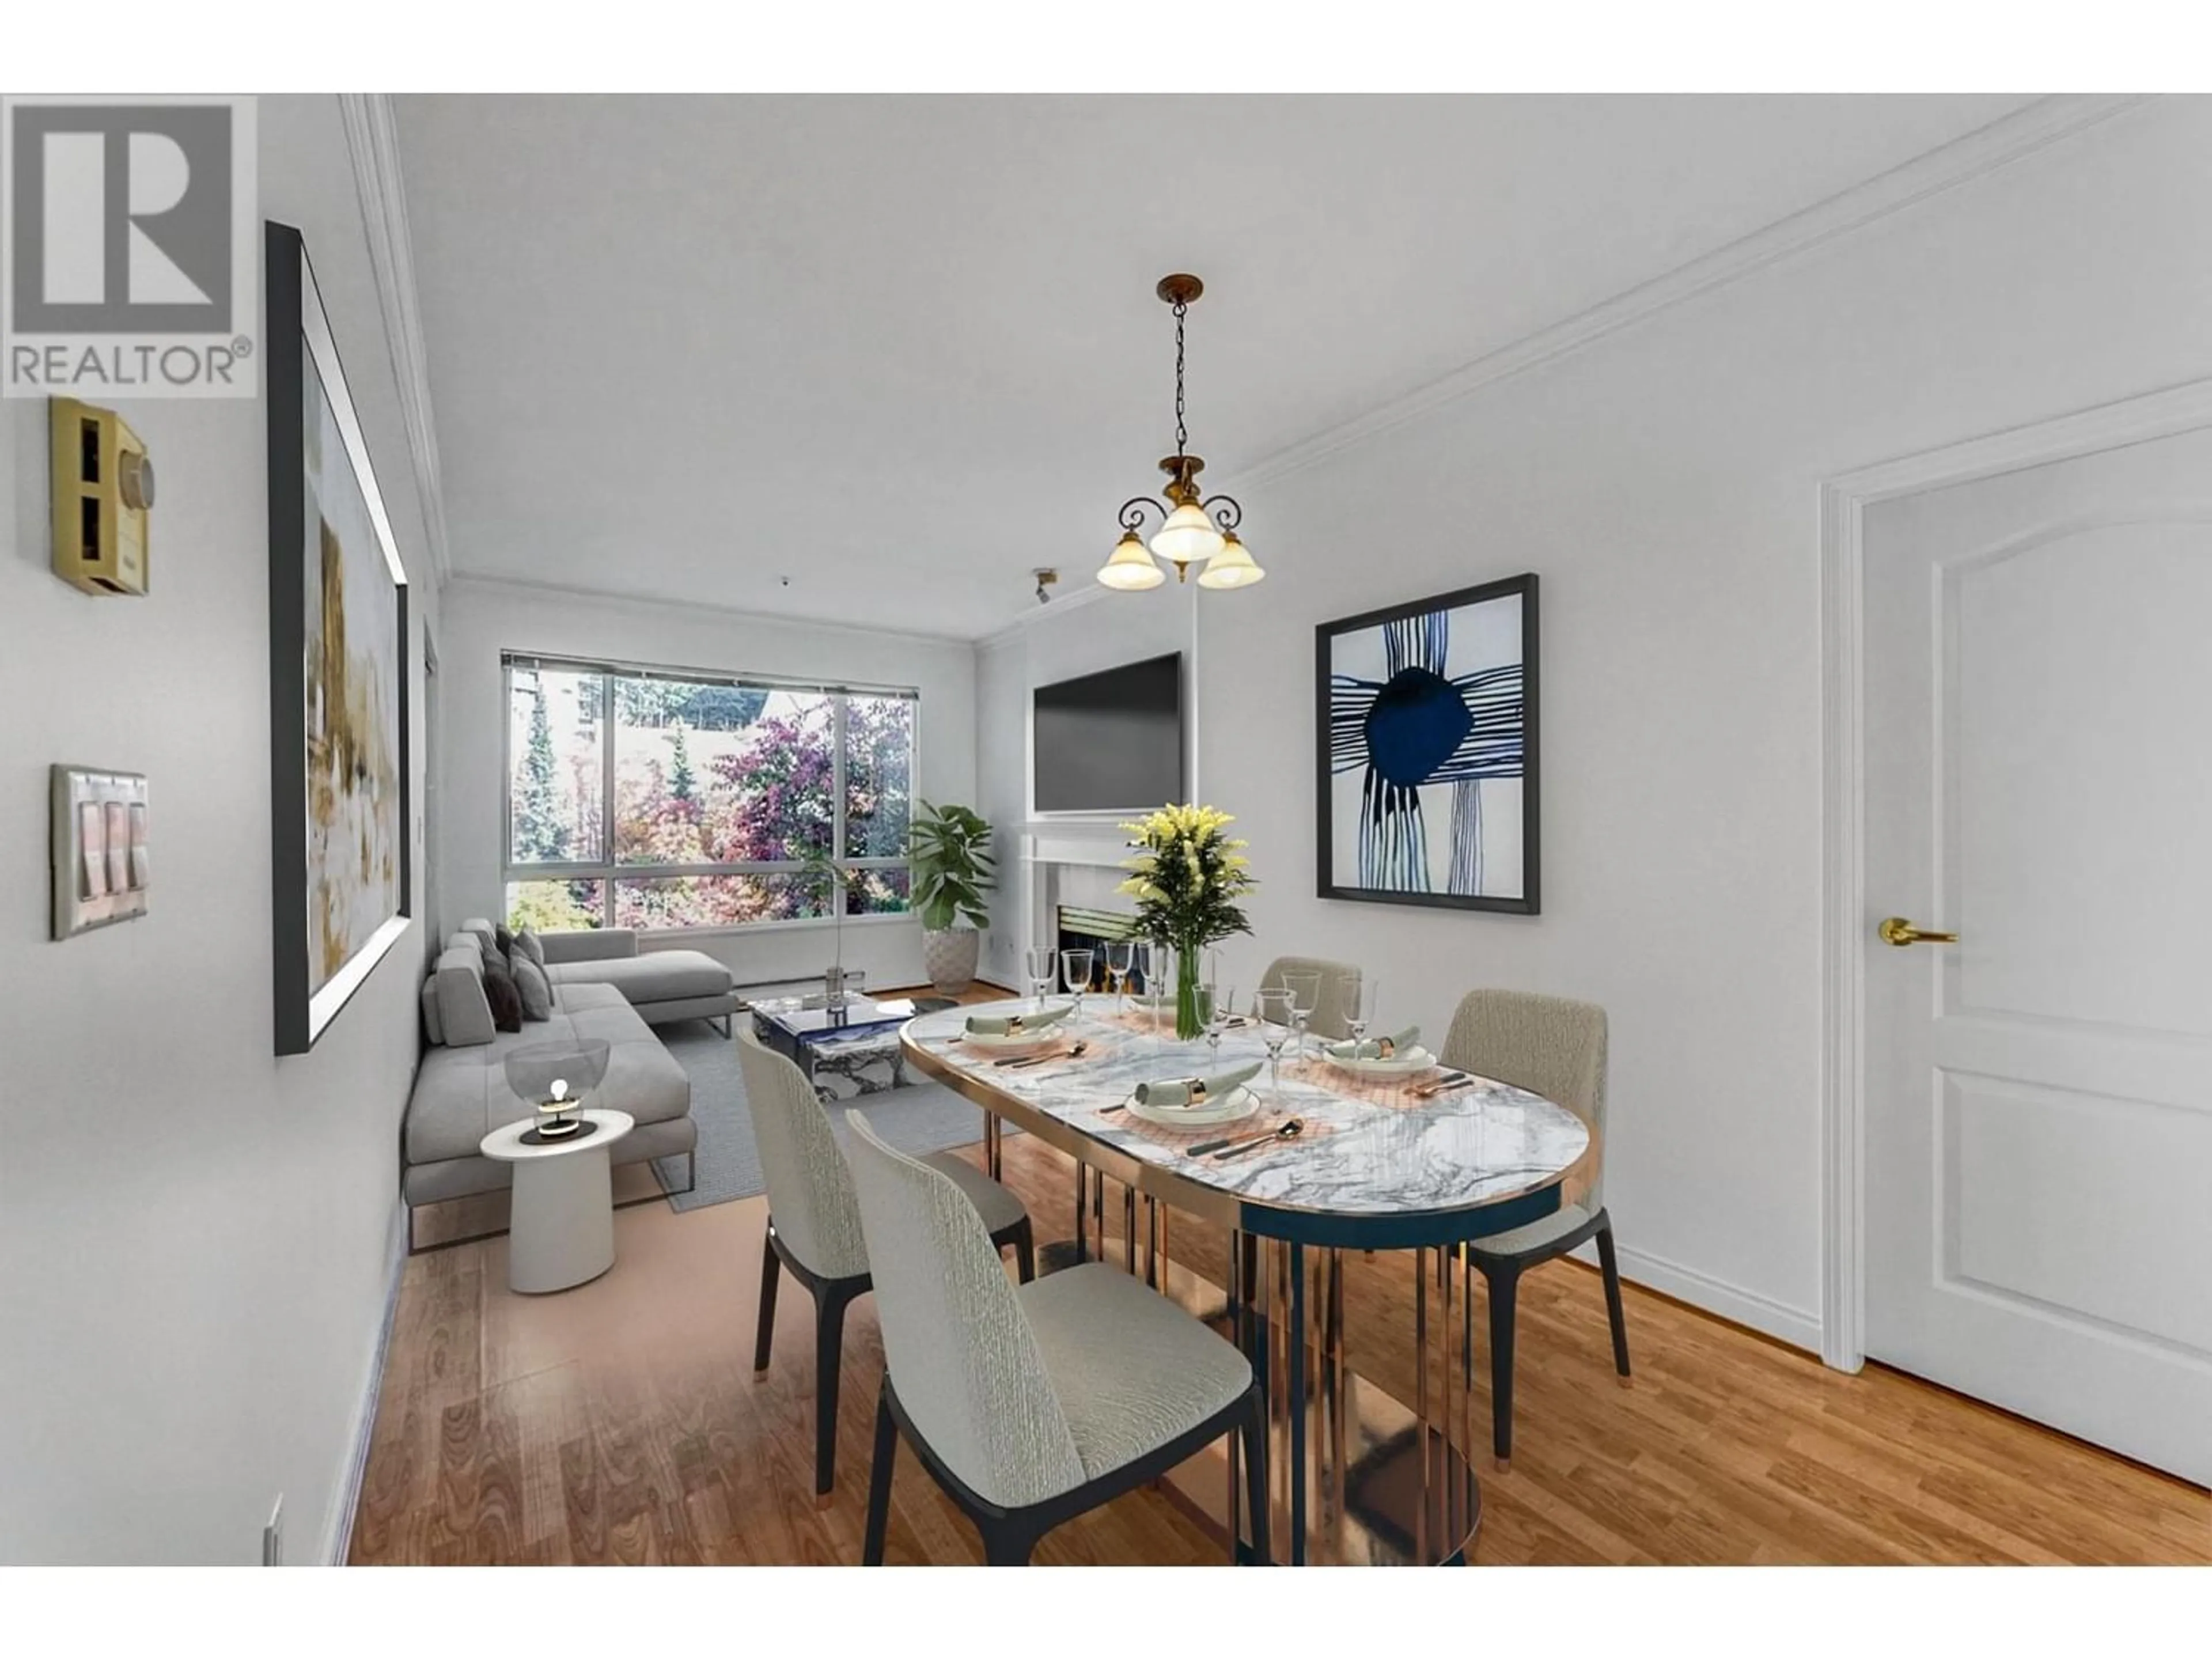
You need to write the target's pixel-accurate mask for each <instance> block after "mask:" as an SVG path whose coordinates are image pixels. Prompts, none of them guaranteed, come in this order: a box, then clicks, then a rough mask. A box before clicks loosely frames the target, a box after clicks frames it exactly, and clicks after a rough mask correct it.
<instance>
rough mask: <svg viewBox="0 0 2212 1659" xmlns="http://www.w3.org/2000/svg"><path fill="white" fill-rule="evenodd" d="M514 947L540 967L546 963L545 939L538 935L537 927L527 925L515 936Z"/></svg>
mask: <svg viewBox="0 0 2212 1659" xmlns="http://www.w3.org/2000/svg"><path fill="white" fill-rule="evenodd" d="M514 948H515V949H516V950H518V951H521V952H522V954H523V955H524V956H526V957H529V958H530V959H531V960H532V962H534V963H537V964H538V966H539V967H540V968H543V967H544V965H545V941H544V939H540V938H538V930H537V929H536V928H535V927H526V928H524V929H523V930H522V931H521V932H520V933H517V934H516V935H515V936H514Z"/></svg>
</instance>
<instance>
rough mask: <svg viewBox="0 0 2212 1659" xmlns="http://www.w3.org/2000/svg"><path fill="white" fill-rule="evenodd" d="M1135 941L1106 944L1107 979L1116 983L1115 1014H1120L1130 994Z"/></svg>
mask: <svg viewBox="0 0 2212 1659" xmlns="http://www.w3.org/2000/svg"><path fill="white" fill-rule="evenodd" d="M1136 948H1137V946H1136V942H1135V941H1134V940H1133V939H1109V940H1107V942H1106V977H1107V978H1108V979H1109V980H1111V981H1114V1012H1115V1013H1117V1014H1118V1013H1120V1012H1121V1009H1122V1005H1123V1001H1124V999H1126V998H1127V995H1128V993H1129V965H1130V963H1131V961H1132V960H1133V952H1134V951H1136Z"/></svg>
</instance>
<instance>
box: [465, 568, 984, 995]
mask: <svg viewBox="0 0 2212 1659" xmlns="http://www.w3.org/2000/svg"><path fill="white" fill-rule="evenodd" d="M502 651H524V652H543V653H546V654H548V655H562V656H571V657H581V658H585V659H594V658H599V659H608V660H611V661H616V662H624V663H639V664H645V665H653V666H665V667H670V668H700V669H715V670H722V671H738V672H749V673H755V674H769V675H780V676H789V677H793V678H804V677H807V676H813V675H820V676H823V677H824V678H850V679H853V680H854V681H858V682H862V683H865V684H874V685H895V686H909V685H910V686H914V687H915V688H916V689H918V690H920V691H921V725H920V728H919V733H918V743H919V746H920V749H921V756H920V760H921V771H920V781H919V791H918V793H920V794H921V796H923V797H924V798H925V799H927V800H929V801H930V802H932V803H933V805H940V806H941V805H946V804H948V803H951V802H963V803H965V802H970V801H973V800H974V799H975V650H974V648H973V647H970V646H969V645H966V644H963V643H954V642H950V641H943V640H933V639H927V638H922V637H920V636H915V635H896V634H885V633H875V632H871V631H868V630H865V629H839V628H823V627H820V626H817V625H815V624H811V623H793V622H786V621H781V620H779V619H775V618H770V617H749V616H743V615H739V614H738V613H736V612H732V611H716V610H712V609H708V608H705V607H697V608H693V607H679V606H676V605H660V604H656V603H653V602H651V601H641V600H625V599H604V598H578V597H576V596H574V595H570V594H566V593H562V592H552V591H549V590H547V589H544V588H536V587H529V586H516V585H512V584H508V583H502V582H480V581H473V580H471V581H459V582H456V583H454V584H453V586H451V587H449V588H448V589H447V606H446V623H445V628H444V631H443V632H442V633H441V635H440V638H439V660H438V678H439V682H440V684H441V689H442V693H443V702H442V708H443V711H444V718H445V726H444V732H443V736H444V743H445V750H444V762H443V770H444V778H443V785H444V787H443V793H442V797H441V799H442V811H443V813H444V818H445V822H444V825H443V828H442V830H441V836H440V840H441V848H440V855H441V858H442V859H443V860H444V863H443V864H442V866H441V868H440V871H439V880H440V884H441V892H440V898H439V902H440V903H441V906H442V907H443V908H444V909H445V911H446V913H447V915H446V918H445V921H446V925H447V927H452V926H453V925H456V924H458V923H459V921H461V920H462V919H463V918H464V917H466V916H471V915H484V916H500V915H505V913H506V907H505V899H506V888H505V884H504V882H503V880H502V879H501V846H500V837H501V833H502V825H503V822H504V819H503V808H502V804H501V802H502V787H503V774H502V773H501V753H502V749H501V741H502V733H503V732H504V729H505V726H506V721H507V699H506V696H505V694H504V693H503V691H502V690H501V681H500V653H501V652H502ZM653 943H659V944H660V945H663V946H667V947H674V946H682V947H685V948H689V949H693V950H702V951H708V953H710V954H711V955H713V956H714V957H718V958H720V960H721V961H724V962H726V963H729V965H730V968H731V970H732V972H733V973H735V974H736V975H737V976H738V981H740V982H741V983H742V982H746V981H763V980H779V979H795V978H804V977H806V976H808V975H819V974H820V973H821V972H822V970H823V969H824V968H826V967H828V966H829V963H830V961H831V959H832V944H831V940H830V937H829V924H828V923H825V922H787V923H772V924H768V925H764V926H754V927H744V928H734V929H729V930H726V931H720V930H718V931H713V932H708V931H699V932H687V933H681V934H673V933H671V934H665V935H662V936H660V937H659V939H657V940H653V939H649V940H648V945H651V944H653ZM844 953H845V965H846V966H847V967H848V968H861V969H866V972H867V975H868V983H870V984H871V985H877V986H885V985H912V984H915V983H917V982H919V981H922V980H923V979H924V978H925V977H926V976H925V975H924V974H923V973H922V969H921V927H920V924H919V923H917V922H915V921H912V920H910V919H907V918H898V919H884V920H880V921H878V920H872V919H859V920H853V921H848V922H846V924H845V940H844Z"/></svg>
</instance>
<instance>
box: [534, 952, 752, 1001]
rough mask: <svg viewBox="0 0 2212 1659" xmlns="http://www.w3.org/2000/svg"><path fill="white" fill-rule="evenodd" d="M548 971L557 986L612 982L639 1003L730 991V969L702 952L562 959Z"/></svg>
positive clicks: (681, 999)
mask: <svg viewBox="0 0 2212 1659" xmlns="http://www.w3.org/2000/svg"><path fill="white" fill-rule="evenodd" d="M546 972H547V973H548V974H550V975H551V976H552V979H553V982H554V983H555V984H556V985H611V986H613V987H615V988H616V989H617V990H618V991H620V992H621V993H622V994H623V996H624V997H625V998H627V999H628V1000H629V1001H631V1002H633V1003H639V1004H642V1003H648V1002H684V1001H688V1000H691V999H693V998H695V997H720V996H727V995H728V994H729V993H730V970H729V969H727V968H726V967H724V966H723V965H722V964H721V963H719V962H717V961H715V960H714V957H710V956H708V955H707V954H706V953H705V952H704V951H649V952H647V954H646V955H644V956H637V957H611V958H609V959H606V960H603V961H599V962H561V963H554V964H553V965H552V966H551V967H550V968H548V969H546Z"/></svg>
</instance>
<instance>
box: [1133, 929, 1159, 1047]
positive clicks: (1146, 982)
mask: <svg viewBox="0 0 2212 1659" xmlns="http://www.w3.org/2000/svg"><path fill="white" fill-rule="evenodd" d="M1129 983H1130V984H1131V985H1132V986H1133V987H1135V988H1136V992H1137V994H1138V996H1139V998H1141V999H1142V1000H1143V1001H1144V1003H1145V1005H1146V1007H1145V1011H1146V1013H1147V1014H1148V1015H1149V1016H1150V1017H1151V1020H1152V1035H1153V1036H1158V1035H1159V1034H1160V1020H1159V1011H1158V1008H1156V1007H1154V1006H1152V991H1153V985H1154V980H1153V974H1152V941H1151V940H1150V939H1131V940H1130V941H1129Z"/></svg>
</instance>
